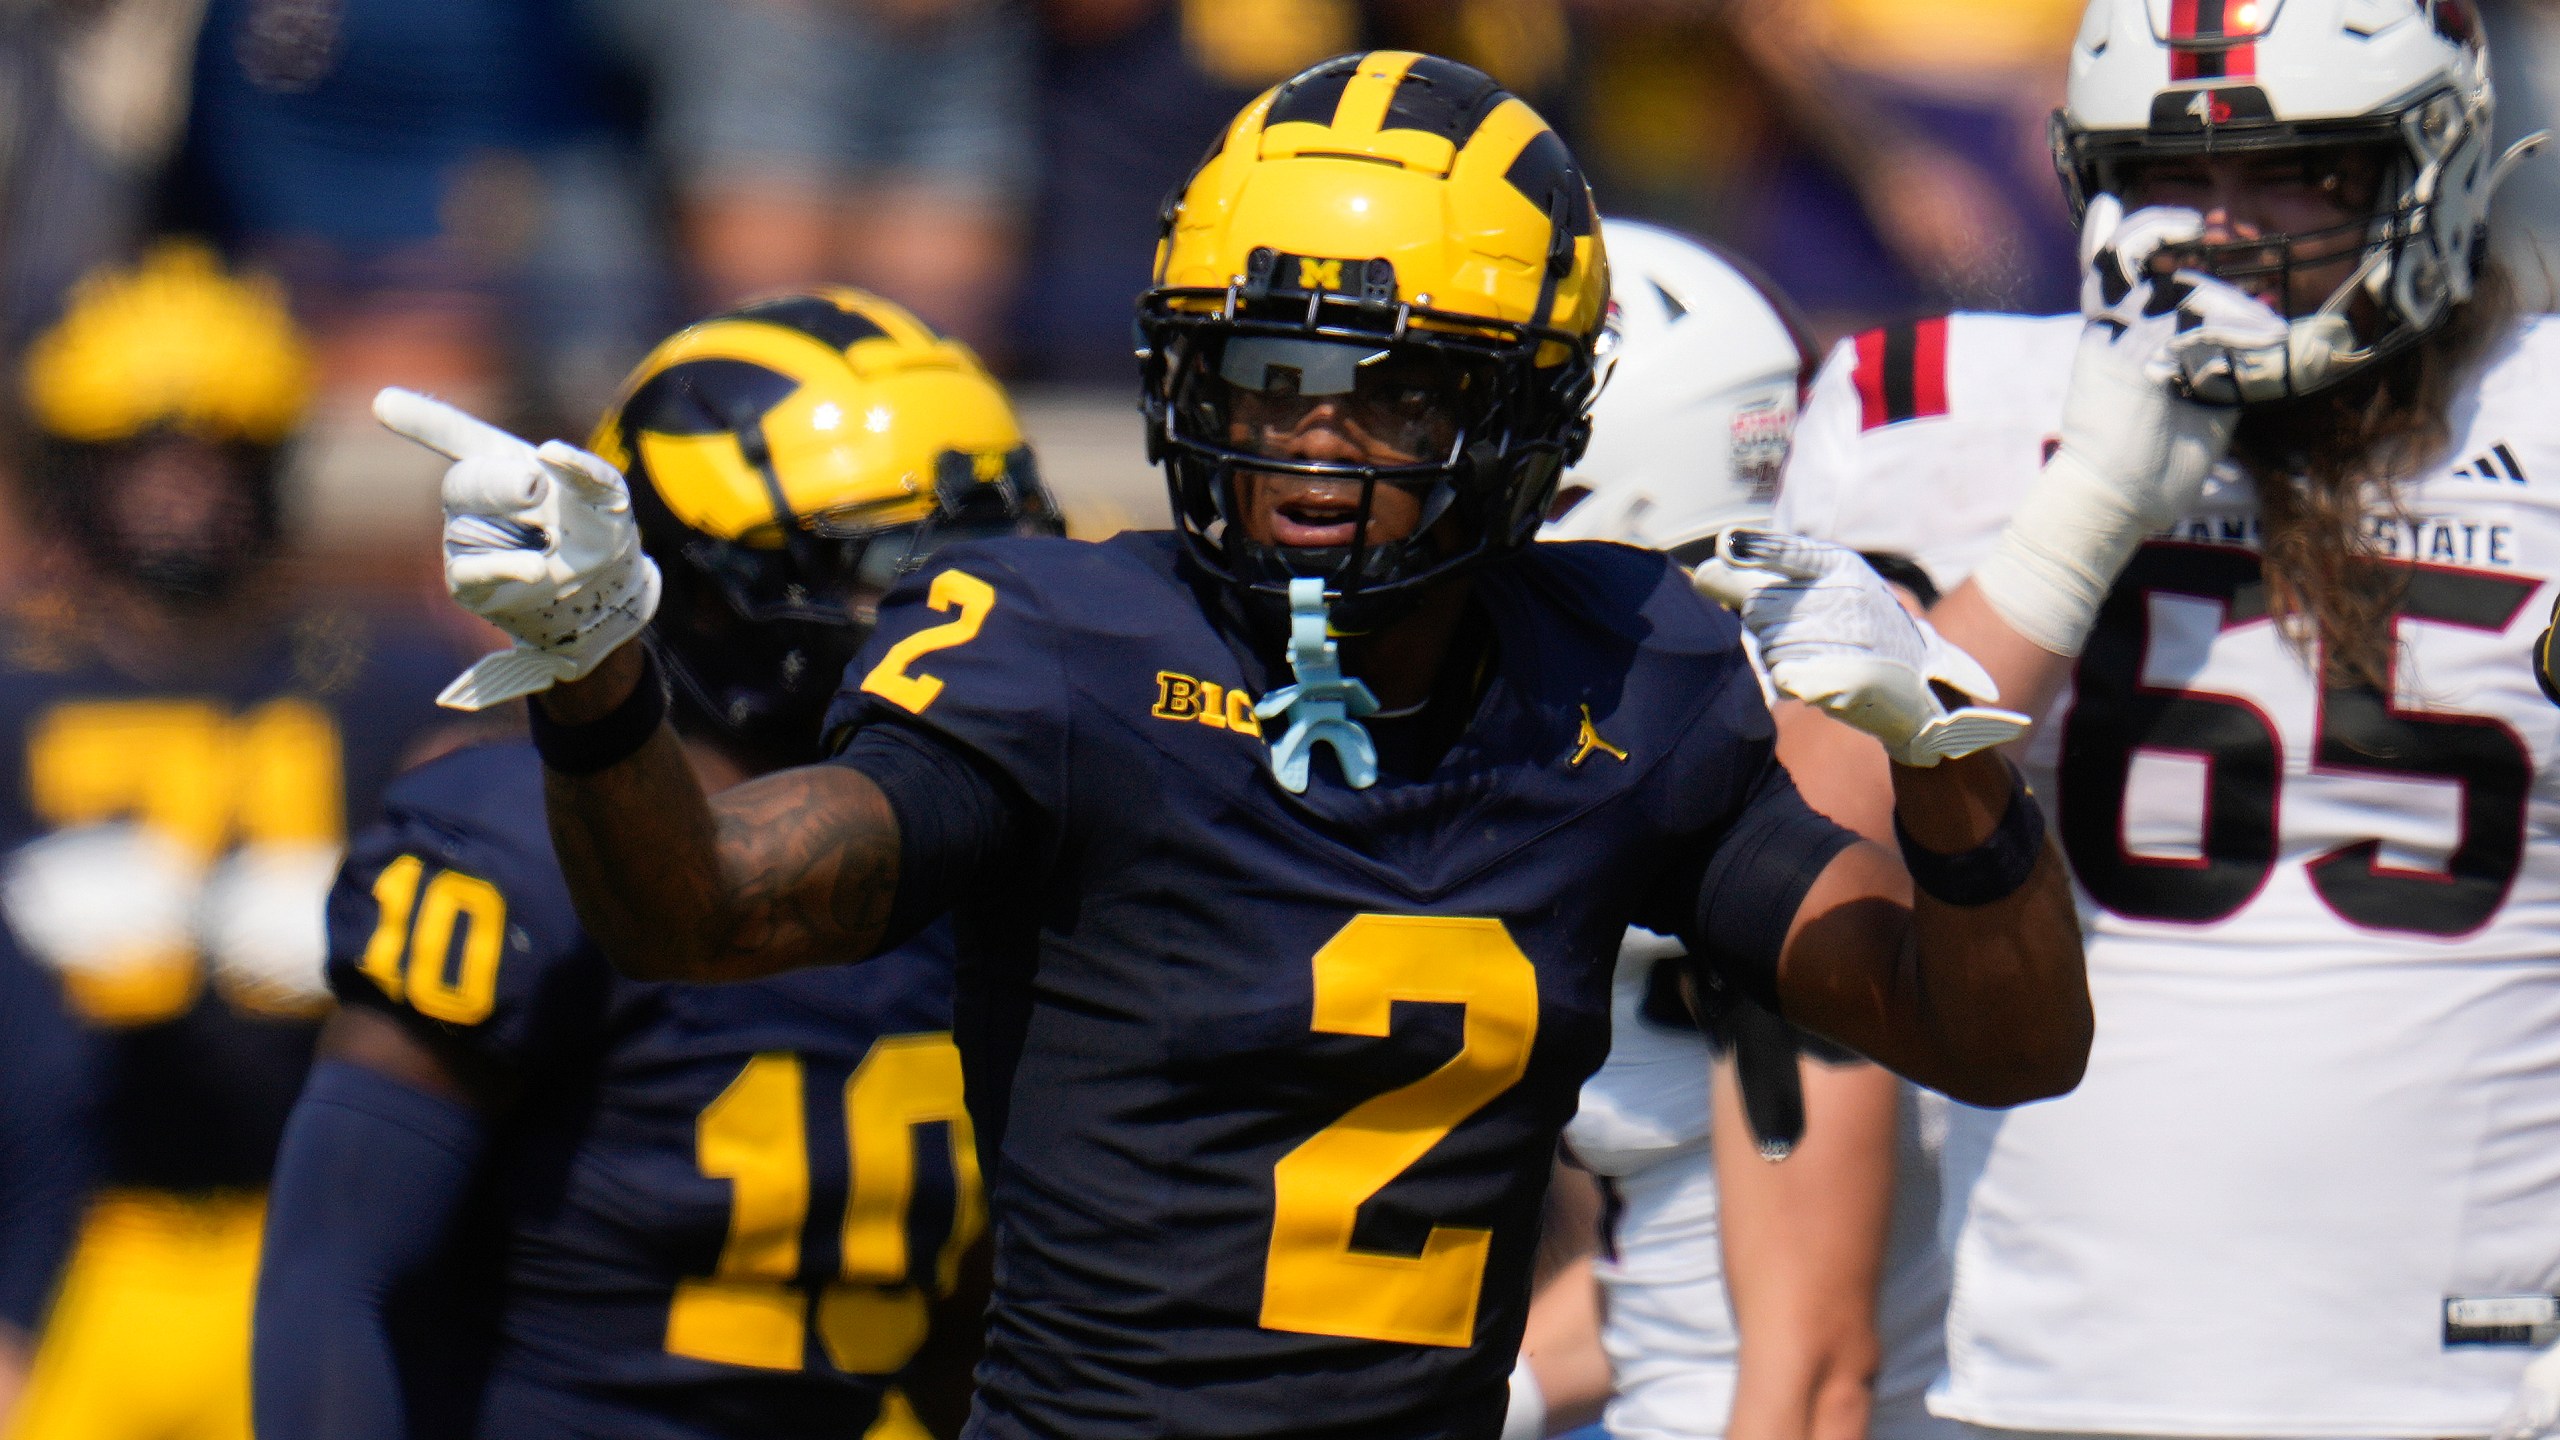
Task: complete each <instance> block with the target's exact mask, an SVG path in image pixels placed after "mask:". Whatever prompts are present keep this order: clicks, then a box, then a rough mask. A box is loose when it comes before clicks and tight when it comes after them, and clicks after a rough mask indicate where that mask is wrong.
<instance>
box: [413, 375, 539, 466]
mask: <svg viewBox="0 0 2560 1440" xmlns="http://www.w3.org/2000/svg"><path fill="white" fill-rule="evenodd" d="M373 418H375V419H376V420H379V421H381V422H382V423H383V425H384V427H385V428H387V429H389V430H390V431H392V432H393V433H394V434H397V435H402V436H405V437H407V438H409V439H411V440H415V441H417V442H418V443H419V444H421V445H424V446H426V447H427V448H428V449H430V450H433V451H435V452H437V453H438V454H440V455H443V456H445V457H446V458H448V459H452V460H473V459H481V458H488V457H499V456H516V455H521V456H526V457H530V456H531V455H532V454H533V447H532V446H530V445H528V444H526V443H525V442H523V441H522V440H519V439H517V438H516V437H515V436H513V435H510V434H508V433H507V432H506V431H504V430H501V429H499V428H498V427H497V426H495V425H492V424H490V423H489V422H488V421H486V420H481V419H478V418H476V417H474V416H472V415H471V414H469V413H468V412H466V411H463V410H461V409H458V408H456V407H455V406H452V405H448V404H446V403H445V402H444V401H442V400H438V399H436V398H435V397H434V396H432V395H421V394H419V393H418V392H417V391H415V390H403V389H401V388H400V387H399V386H397V385H391V386H385V387H384V388H383V390H382V392H381V393H380V394H378V395H376V396H374V397H373Z"/></svg>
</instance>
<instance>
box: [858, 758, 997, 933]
mask: <svg viewBox="0 0 2560 1440" xmlns="http://www.w3.org/2000/svg"><path fill="white" fill-rule="evenodd" d="M833 763H835V764H838V765H843V766H847V767H849V768H851V769H854V770H859V771H861V772H862V773H863V774H864V775H865V776H868V777H869V778H870V780H871V783H872V784H874V785H877V786H879V787H880V793H881V794H882V795H884V796H886V797H888V801H889V809H890V811H891V813H893V814H895V815H896V816H897V817H898V893H897V897H896V898H895V899H894V900H893V901H891V902H890V906H889V923H888V926H887V928H886V929H885V930H884V931H883V932H882V934H881V937H880V948H881V949H883V950H885V949H888V948H889V947H891V946H893V945H898V944H901V943H903V942H905V941H906V940H907V939H909V938H910V937H912V936H913V935H914V934H915V933H916V932H917V931H919V930H922V929H923V928H924V927H925V926H927V925H929V924H931V923H933V921H934V919H935V918H936V917H937V916H940V915H942V914H943V913H944V912H946V911H948V910H950V909H951V908H952V906H954V905H955V904H958V903H959V902H960V900H961V899H962V898H963V897H965V896H966V895H967V894H968V893H969V891H970V889H971V888H972V887H973V886H974V885H976V883H977V882H978V880H979V877H981V876H983V875H985V874H987V873H988V872H989V871H990V870H991V869H993V868H994V867H995V866H996V865H997V864H998V863H1000V862H1001V861H1002V860H1003V858H1004V857H1005V856H1006V855H1007V854H1008V853H1010V852H1011V850H1012V849H1013V845H1014V839H1015V836H1016V833H1017V831H1018V829H1019V827H1018V825H1017V822H1016V816H1017V813H1018V811H1017V808H1016V806H1015V804H1014V802H1013V799H1012V798H1011V793H1010V792H1009V791H1008V789H1007V788H1006V786H1005V785H1004V783H1003V782H1002V781H1001V780H999V779H998V778H997V777H996V775H995V774H994V773H993V772H992V771H991V770H989V769H988V768H987V766H986V765H985V764H984V763H983V762H981V761H979V760H978V759H977V758H976V757H974V756H972V755H970V754H969V753H968V752H966V751H964V750H962V749H960V748H959V747H958V746H956V745H953V744H951V743H949V742H947V741H944V740H942V739H940V738H938V737H936V736H934V735H932V734H930V733H928V732H926V731H923V730H919V729H917V728H916V727H914V726H912V725H904V724H900V723H898V722H897V721H894V720H884V721H878V722H875V723H873V724H870V725H866V726H864V727H863V728H862V729H860V730H857V731H855V732H854V735H853V738H852V739H851V740H849V741H847V742H846V744H845V747H844V749H843V750H841V751H840V752H838V753H837V755H836V757H835V759H834V761H833Z"/></svg>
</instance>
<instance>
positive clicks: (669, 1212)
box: [329, 745, 984, 1440]
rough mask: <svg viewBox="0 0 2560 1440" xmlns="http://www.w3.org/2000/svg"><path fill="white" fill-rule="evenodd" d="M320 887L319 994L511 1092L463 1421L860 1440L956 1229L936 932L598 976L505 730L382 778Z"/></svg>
mask: <svg viewBox="0 0 2560 1440" xmlns="http://www.w3.org/2000/svg"><path fill="white" fill-rule="evenodd" d="M388 806H389V818H388V820H387V822H386V823H385V824H383V825H381V826H379V827H376V828H375V829H373V830H370V831H368V832H366V833H365V834H364V835H363V836H361V837H360V838H359V839H358V840H357V842H356V845H355V848H354V853H353V855H352V856H351V858H350V859H349V861H348V864H347V867H346V870H345V872H344V873H343V874H342V875H341V877H340V879H339V884H338V888H337V890H336V892H335V893H334V894H333V895H332V896H331V897H330V905H329V929H330V947H329V949H330V969H329V978H330V983H331V986H332V988H334V989H335V991H336V992H337V994H338V996H339V998H340V1000H342V1001H343V1002H345V1003H347V1004H351V1005H367V1006H371V1007H374V1008H376V1009H378V1010H381V1011H383V1012H385V1013H388V1014H390V1015H392V1016H394V1017H395V1018H397V1019H399V1020H400V1021H401V1022H402V1023H404V1024H407V1025H410V1026H413V1027H415V1028H416V1029H418V1031H419V1032H420V1033H422V1034H424V1035H426V1036H427V1037H428V1038H429V1039H430V1040H431V1041H432V1042H433V1043H435V1044H436V1045H438V1046H439V1048H441V1049H443V1050H445V1051H446V1053H448V1054H452V1055H454V1056H456V1057H457V1058H458V1060H459V1061H460V1062H461V1063H462V1065H463V1066H464V1067H465V1068H466V1071H467V1073H472V1074H474V1075H475V1076H477V1077H479V1078H482V1079H483V1080H485V1081H486V1082H488V1083H489V1084H490V1086H491V1087H492V1088H493V1089H494V1090H495V1091H496V1092H497V1093H502V1094H510V1095H513V1096H515V1097H516V1100H515V1103H514V1105H513V1107H512V1108H511V1110H510V1111H509V1113H508V1114H507V1117H506V1119H505V1120H504V1122H503V1126H502V1129H501V1131H500V1138H499V1140H498V1141H497V1143H496V1144H495V1145H494V1147H493V1149H492V1150H491V1152H490V1158H489V1160H487V1161H486V1162H484V1164H485V1168H486V1170H487V1173H488V1174H489V1176H490V1177H491V1182H490V1183H491V1184H492V1185H493V1187H494V1192H495V1193H494V1195H493V1196H492V1201H493V1205H494V1209H495V1214H494V1215H493V1216H491V1217H489V1218H490V1219H491V1220H492V1221H494V1224H495V1226H496V1227H497V1228H496V1230H495V1231H494V1232H493V1233H495V1234H497V1235H498V1236H500V1237H502V1238H501V1239H500V1241H499V1242H498V1243H499V1244H500V1246H501V1249H502V1254H501V1256H500V1258H499V1272H500V1273H499V1274H498V1276H497V1277H496V1278H497V1280H498V1282H499V1284H500V1286H501V1293H500V1296H499V1300H498V1304H499V1307H500V1309H499V1318H498V1335H497V1346H496V1352H495V1355H494V1359H493V1374H492V1376H491V1379H490V1381H489V1388H488V1393H487V1396H486V1398H485V1399H484V1401H483V1402H482V1404H481V1407H480V1410H481V1416H482V1419H481V1429H480V1430H479V1431H478V1432H476V1433H478V1434H481V1435H483V1436H510V1435H523V1436H528V1437H530V1436H539V1435H558V1434H581V1435H586V1434H613V1435H634V1436H649V1437H721V1436H736V1435H748V1434H752V1435H757V1436H770V1437H777V1440H800V1437H805V1440H818V1437H822V1436H825V1437H837V1440H846V1437H852V1436H856V1435H859V1434H861V1433H862V1432H863V1429H864V1427H865V1426H867V1425H869V1424H870V1423H871V1422H872V1420H873V1418H874V1416H875V1414H876V1413H877V1411H878V1410H879V1407H880V1404H881V1397H882V1394H883V1392H885V1391H886V1390H887V1388H888V1387H889V1385H890V1384H891V1382H892V1381H893V1380H894V1379H895V1377H896V1375H897V1372H898V1371H899V1369H900V1368H901V1367H903V1366H904V1365H905V1364H906V1363H907V1361H908V1359H909V1358H910V1357H911V1356H912V1355H913V1354H914V1353H915V1351H916V1349H917V1347H918V1346H919V1345H920V1344H921V1343H922V1342H923V1340H924V1337H925V1330H926V1320H927V1314H928V1309H929V1302H930V1297H931V1296H932V1295H933V1294H936V1293H939V1292H943V1291H947V1290H948V1289H949V1288H950V1287H951V1285H952V1283H953V1280H954V1276H955V1271H956V1267H957V1265H958V1264H959V1260H960V1256H961V1253H962V1252H963V1251H964V1250H965V1249H966V1248H967V1247H968V1245H969V1244H970V1242H971V1241H972V1240H973V1239H974V1238H975V1236H976V1235H977V1233H978V1232H979V1230H980V1228H981V1226H982V1224H983V1214H984V1211H983V1207H982V1204H981V1199H980V1192H979V1185H978V1171H977V1156H976V1149H975V1146H974V1143H973V1141H972V1137H971V1135H970V1131H969V1123H968V1117H967V1115H966V1113H965V1112H964V1111H963V1109H962V1108H961V1097H960V1065H959V1058H958V1055H957V1054H956V1053H955V1052H954V1050H953V1048H952V1045H951V1037H950V1033H949V1027H950V1020H949V1005H950V986H951V978H950V977H951V969H950V957H949V953H948V948H947V941H946V939H945V937H944V934H943V932H942V931H940V930H938V929H937V930H934V931H929V932H927V934H926V936H925V937H923V938H920V939H919V940H918V941H916V942H913V943H911V944H909V945H908V946H906V947H905V948H903V949H900V950H897V951H894V952H891V953H889V954H886V955H883V956H880V957H879V958H877V959H874V960H871V961H867V962H865V963H863V964H861V965H854V966H834V967H828V968H823V969H817V970H808V971H803V972H800V973H797V974H793V975H789V976H783V977H779V978H775V979H770V980H761V981H757V982H754V983H751V984H740V985H717V986H688V985H658V984H642V983H638V982H633V981H627V980H623V979H622V978H620V977H619V976H617V975H615V974H614V972H613V970H612V968H611V967H610V966H608V965H607V964H606V963H605V960H604V958H603V956H602V955H600V954H598V953H597V951H596V950H595V948H594V946H593V945H592V944H591V943H590V942H589V941H588V939H587V937H586V935H585V932H584V931H583V930H581V929H580V928H579V926H578V923H577V918H576V916H575V914H574V913H573V912H572V908H571V905H570V901H569V894H568V890H567V887H566V883H565V882H564V881H563V879H562V878H561V875H560V868H559V863H558V861H557V860H555V859H554V858H553V855H552V850H551V836H550V831H549V830H548V828H547V827H546V825H545V823H544V819H543V809H542V765H541V762H540V761H539V760H538V759H537V758H536V757H535V755H534V753H533V751H532V749H531V748H530V747H527V746H521V745H505V746H489V747H481V748H476V749H470V750H464V751H460V752H457V753H456V754H453V755H451V756H447V757H445V758H444V759H442V760H439V761H437V762H435V763H434V764H432V765H429V766H426V767H424V768H422V769H420V770H418V771H417V772H415V773H413V774H411V775H408V776H405V777H403V778H402V780H401V781H400V782H399V783H398V784H397V785H396V786H394V787H393V789H392V792H391V794H390V796H389V799H388Z"/></svg>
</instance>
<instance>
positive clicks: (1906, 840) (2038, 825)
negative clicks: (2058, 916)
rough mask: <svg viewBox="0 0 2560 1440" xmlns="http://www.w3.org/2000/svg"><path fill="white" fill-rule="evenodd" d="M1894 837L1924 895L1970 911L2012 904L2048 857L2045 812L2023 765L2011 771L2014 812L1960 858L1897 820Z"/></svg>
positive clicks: (2010, 810)
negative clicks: (1923, 841) (1928, 844)
mask: <svg viewBox="0 0 2560 1440" xmlns="http://www.w3.org/2000/svg"><path fill="white" fill-rule="evenodd" d="M1893 838H1894V839H1895V840H1896V841H1897V842H1899V843H1900V845H1901V847H1902V866H1903V868H1904V869H1906V870H1908V871H1910V872H1911V883H1912V884H1913V885H1915V886H1917V887H1918V888H1919V890H1920V893H1921V894H1923V895H1926V896H1928V897H1929V898H1930V899H1932V900H1935V901H1938V902H1939V903H1940V904H1944V905H1961V906H1966V907H1971V906H1976V905H1989V904H1991V903H1993V902H1994V901H1999V900H2006V899H2008V898H2009V897H2010V896H2012V895H2015V894H2017V893H2018V891H2019V890H2021V889H2023V888H2025V886H2026V883H2027V881H2028V880H2029V879H2030V878H2031V877H2033V876H2034V874H2035V871H2036V862H2037V861H2038V860H2040V859H2042V858H2043V856H2044V841H2045V831H2044V811H2043V810H2042V809H2040V808H2039V807H2038V806H2037V805H2036V797H2035V792H2034V791H2031V790H2029V789H2028V788H2027V782H2026V779H2025V778H2024V777H2023V776H2021V775H2019V774H2018V767H2016V766H2015V765H2012V766H2010V767H2009V808H2008V809H2007V810H2006V811H2004V812H2002V814H2001V816H2000V823H1999V824H1997V825H1995V826H1993V827H1991V834H1990V836H1989V837H1988V838H1986V839H1985V840H1984V841H1983V842H1982V843H1981V844H1979V845H1976V846H1975V847H1973V848H1972V849H1970V850H1966V851H1963V852H1961V853H1959V854H1955V855H1941V854H1939V853H1938V852H1937V851H1935V850H1928V849H1924V848H1922V847H1921V845H1920V843H1919V842H1918V841H1916V840H1913V839H1912V838H1911V832H1910V831H1908V830H1905V829H1903V828H1902V816H1901V814H1900V812H1898V811H1897V812H1896V813H1895V815H1894V817H1893Z"/></svg>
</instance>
